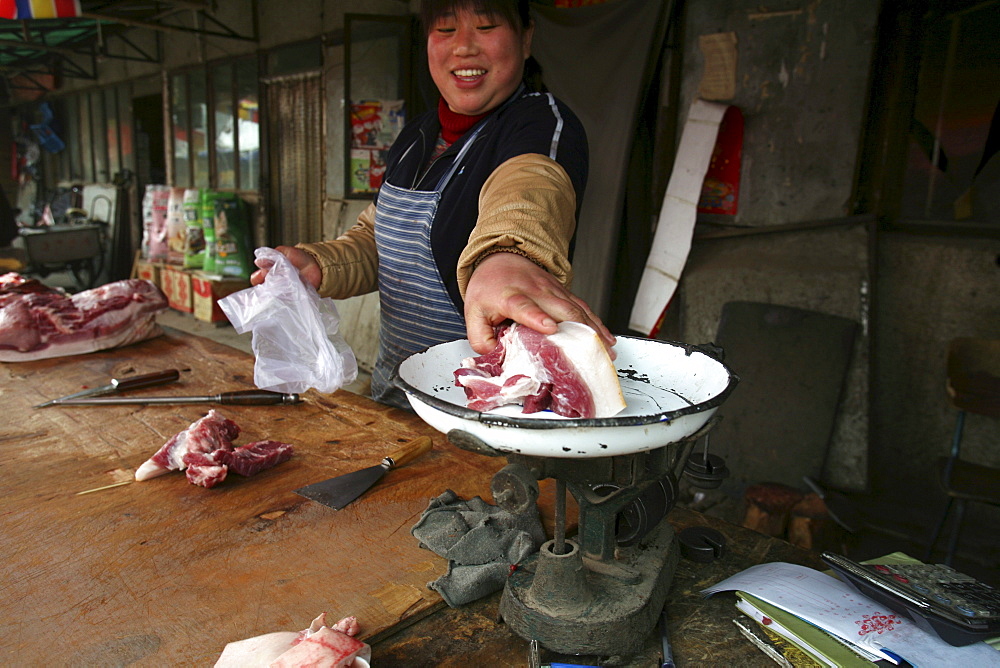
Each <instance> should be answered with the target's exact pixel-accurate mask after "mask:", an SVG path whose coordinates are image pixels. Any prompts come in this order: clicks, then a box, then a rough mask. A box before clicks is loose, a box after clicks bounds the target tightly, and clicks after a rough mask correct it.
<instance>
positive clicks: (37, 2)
mask: <svg viewBox="0 0 1000 668" xmlns="http://www.w3.org/2000/svg"><path fill="white" fill-rule="evenodd" d="M80 14H81V11H80V0H0V19H17V20H25V19H69V18H76V17H78V16H80Z"/></svg>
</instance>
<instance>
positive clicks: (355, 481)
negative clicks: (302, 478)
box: [295, 436, 432, 510]
mask: <svg viewBox="0 0 1000 668" xmlns="http://www.w3.org/2000/svg"><path fill="white" fill-rule="evenodd" d="M431 445H432V444H431V439H430V437H429V436H421V437H419V438H415V439H413V440H412V441H410V442H409V443H406V444H405V445H403V446H402V447H401V448H399V449H398V450H396V451H395V452H393V453H392V454H390V455H388V456H387V457H385V458H384V459H383V460H382V463H381V464H379V465H378V466H371V467H369V468H366V469H361V470H360V471H353V472H352V473H345V474H344V475H341V476H337V477H336V478H330V479H329V480H324V481H323V482H317V483H313V484H312V485H306V486H305V487H302V488H300V489H297V490H295V493H296V494H298V495H299V496H304V497H306V498H307V499H312V500H313V501H318V502H319V503H322V504H323V505H324V506H329V507H330V508H333V509H334V510H341V509H342V508H344V506H346V505H347V504H349V503H351V502H352V501H354V500H355V499H357V498H358V497H359V496H361V495H362V494H364V493H365V492H367V491H368V490H369V488H371V486H372V485H374V484H375V483H377V482H378V481H379V479H380V478H381V477H382V476H384V475H385V474H386V473H387V472H388V471H391V470H392V469H394V468H396V467H397V466H403V465H404V464H408V463H409V462H412V461H413V460H414V459H416V458H417V457H419V456H420V455H422V454H424V453H425V452H428V451H430V449H431Z"/></svg>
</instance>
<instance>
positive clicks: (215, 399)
mask: <svg viewBox="0 0 1000 668" xmlns="http://www.w3.org/2000/svg"><path fill="white" fill-rule="evenodd" d="M301 401H302V399H301V398H300V397H299V395H297V394H285V393H283V392H271V391H268V390H240V391H239V392H223V393H222V394H206V395H200V396H193V397H181V396H179V397H94V398H90V397H86V398H82V399H66V400H59V401H58V402H57V405H59V406H115V405H119V404H161V405H162V404H170V405H173V404H220V405H222V406H274V405H276V404H297V403H299V402H301Z"/></svg>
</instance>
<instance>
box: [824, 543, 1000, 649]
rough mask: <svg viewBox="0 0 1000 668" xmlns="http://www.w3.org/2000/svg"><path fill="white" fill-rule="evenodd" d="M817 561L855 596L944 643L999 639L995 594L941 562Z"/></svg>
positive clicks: (835, 557)
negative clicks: (832, 571) (866, 562)
mask: <svg viewBox="0 0 1000 668" xmlns="http://www.w3.org/2000/svg"><path fill="white" fill-rule="evenodd" d="M820 558H821V559H823V561H824V562H825V563H826V564H827V565H829V566H830V567H831V568H833V570H834V571H836V573H837V574H838V575H840V576H841V577H842V579H843V580H844V581H845V582H846V583H848V584H849V585H851V586H852V587H853V588H854V589H855V590H857V591H858V592H859V593H861V594H863V595H864V596H867V597H868V598H871V599H873V600H875V601H877V602H878V603H881V604H883V605H885V606H888V607H889V608H890V609H892V610H893V611H895V612H897V613H899V614H901V615H904V616H905V617H906V618H908V619H910V620H912V621H913V622H914V623H915V624H916V625H917V626H919V627H920V628H922V629H923V630H924V631H927V632H928V633H932V634H934V635H936V636H938V637H939V638H941V640H944V641H945V642H946V643H948V644H949V645H954V646H956V647H961V646H963V645H970V644H972V643H974V642H977V641H980V640H986V639H988V638H994V637H997V636H1000V590H998V589H995V588H994V587H991V586H990V585H988V584H986V583H985V582H980V581H979V580H976V579H975V578H974V577H972V576H969V575H965V574H963V573H959V572H958V571H956V570H955V569H954V568H951V567H950V566H945V565H944V564H921V563H912V564H859V563H857V562H855V561H851V560H850V559H848V558H847V557H844V556H841V555H839V554H834V553H832V552H824V553H823V554H821V555H820Z"/></svg>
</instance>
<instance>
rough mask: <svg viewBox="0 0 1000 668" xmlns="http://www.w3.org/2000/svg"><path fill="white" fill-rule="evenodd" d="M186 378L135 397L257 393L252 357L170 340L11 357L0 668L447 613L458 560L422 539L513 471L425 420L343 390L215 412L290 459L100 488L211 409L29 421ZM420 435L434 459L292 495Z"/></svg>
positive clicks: (0, 441) (191, 658) (184, 656)
mask: <svg viewBox="0 0 1000 668" xmlns="http://www.w3.org/2000/svg"><path fill="white" fill-rule="evenodd" d="M169 368H176V369H179V370H180V371H181V378H180V381H179V382H178V383H176V384H174V385H169V386H164V387H159V388H148V389H144V390H137V391H135V392H133V393H130V395H132V396H135V395H139V394H149V395H154V394H155V395H165V394H169V395H185V394H190V395H200V394H217V393H220V392H225V391H231V390H241V389H252V388H253V387H254V385H253V358H252V357H251V356H249V355H247V354H245V353H243V352H240V351H237V350H234V349H232V348H229V347H227V346H223V345H219V344H216V343H214V342H212V341H209V340H207V339H203V338H201V337H196V336H191V335H187V334H183V333H181V332H176V331H169V332H168V333H167V334H166V335H164V336H162V337H158V338H156V339H153V340H150V341H147V342H144V343H141V344H137V345H133V346H128V347H124V348H119V349H117V350H111V351H105V352H99V353H91V354H88V355H80V356H75V357H67V358H61V359H50V360H41V361H36V362H27V363H8V364H0V402H2V403H0V405H2V406H3V409H4V411H5V412H6V413H7V417H6V419H4V420H3V421H2V422H0V425H2V426H0V452H2V455H3V456H2V457H0V497H2V498H3V500H4V503H3V506H2V508H0V554H3V556H4V562H5V563H4V566H5V575H4V577H3V584H2V585H0V664H3V665H29V664H30V665H63V664H74V665H124V664H127V663H132V662H137V663H138V664H140V665H158V666H164V665H211V664H212V663H214V662H215V660H216V659H217V658H218V656H219V654H220V653H221V651H222V649H223V647H224V646H225V645H226V643H228V642H231V641H234V640H240V639H243V638H248V637H251V636H255V635H259V634H263V633H270V632H272V631H298V630H300V629H303V628H306V627H307V626H308V625H309V623H310V621H311V620H312V619H313V618H314V617H316V616H317V615H318V614H319V613H320V612H324V611H326V612H328V613H329V614H330V615H331V616H333V617H334V618H335V619H337V618H339V616H341V615H348V614H352V615H356V616H357V617H358V619H359V620H360V621H361V624H362V632H363V633H364V635H365V636H366V637H370V636H372V635H374V634H378V633H380V632H383V631H385V630H386V629H388V628H390V627H392V626H393V625H395V624H397V623H398V622H400V621H401V620H406V619H407V618H411V617H419V616H421V615H423V614H426V613H427V612H428V611H430V610H433V609H436V608H439V607H441V605H442V603H441V599H440V597H439V595H438V594H437V593H436V592H433V591H431V590H429V589H428V588H427V586H426V584H427V583H428V582H430V581H432V580H434V579H435V578H437V577H438V576H440V575H442V574H443V573H444V572H445V570H446V566H447V565H446V562H445V561H444V560H443V559H442V558H440V557H438V556H437V555H435V554H434V553H432V552H430V551H428V550H425V549H421V548H420V547H419V545H418V543H417V541H416V539H414V538H413V537H412V536H411V535H410V527H411V526H413V524H414V523H415V522H416V521H417V519H418V518H419V517H420V514H421V513H422V512H423V510H424V509H425V508H426V507H427V503H428V501H429V500H430V499H431V498H432V497H435V496H437V495H438V494H440V493H441V492H443V491H444V490H446V489H449V488H450V489H453V490H454V491H455V492H456V493H458V494H459V495H460V496H463V497H464V498H470V497H472V496H477V495H480V496H483V497H484V498H487V496H486V495H487V494H488V493H489V483H490V479H491V477H492V475H493V473H494V472H495V471H496V470H497V469H499V468H500V467H502V466H503V465H504V464H505V462H504V461H503V460H499V459H492V458H489V457H483V456H480V455H474V454H471V453H467V452H465V451H462V450H459V449H457V448H455V447H453V446H451V445H450V444H449V443H448V442H447V439H446V438H445V437H444V435H443V434H440V433H438V432H436V431H434V430H433V429H431V428H430V427H428V426H427V425H426V424H425V423H424V422H423V421H421V420H420V419H419V418H417V417H416V416H414V415H411V414H409V413H406V412H404V411H400V410H397V409H393V408H389V407H387V406H383V405H380V404H377V403H375V402H373V401H371V400H369V399H367V398H365V397H361V396H358V395H355V394H351V393H349V392H344V391H339V392H336V393H334V394H332V395H320V394H318V393H316V392H314V391H310V392H308V393H306V394H304V398H305V401H304V402H303V403H301V404H297V405H291V406H267V407H256V406H223V407H216V408H217V410H218V411H219V412H220V413H221V414H222V415H224V416H226V417H228V418H230V419H231V420H233V421H235V422H236V423H237V424H238V425H239V426H240V427H241V428H242V434H241V436H240V437H239V439H238V440H237V441H236V444H237V445H239V444H244V443H250V442H252V441H255V440H260V439H274V440H278V441H285V442H289V443H292V444H293V445H294V447H295V454H294V456H293V457H292V459H291V460H289V461H287V462H285V463H283V464H280V465H279V466H277V467H275V468H273V469H270V470H267V471H264V472H262V473H259V474H258V475H256V476H254V477H251V478H242V477H240V476H237V475H230V476H229V477H228V478H227V479H226V480H225V481H224V482H222V483H221V484H220V485H218V486H217V487H215V488H213V489H205V488H202V487H198V486H195V485H192V484H190V483H188V482H187V479H186V478H185V476H184V474H183V473H180V472H171V473H169V474H166V475H163V476H161V477H158V478H154V479H152V480H148V481H145V482H141V483H135V482H133V483H131V484H127V485H124V486H121V487H115V488H111V489H106V490H104V491H99V492H94V493H89V494H84V495H78V492H81V491H86V490H91V489H95V488H98V487H102V486H105V485H110V484H113V483H116V482H119V481H123V480H129V479H132V477H133V474H134V471H135V469H136V468H137V467H138V466H139V465H140V464H142V463H143V462H144V461H145V460H146V459H147V458H148V457H149V456H150V455H152V454H153V453H154V452H156V450H157V449H158V448H159V447H160V446H161V445H163V444H164V443H165V442H166V441H167V440H168V439H169V438H170V437H171V436H173V435H174V434H176V433H177V432H179V431H181V430H183V429H185V428H186V427H187V426H188V425H190V424H191V423H192V422H194V421H195V420H197V419H199V418H200V417H202V416H204V415H205V414H206V413H207V411H208V410H209V408H210V406H206V405H200V404H195V405H171V406H100V407H93V406H86V407H84V406H79V407H59V406H53V407H49V408H42V409H33V408H32V406H33V405H35V404H38V403H41V402H42V401H44V400H47V399H51V398H55V397H59V396H63V395H66V394H69V393H71V392H75V391H78V390H80V389H83V388H85V387H88V386H90V387H92V386H95V385H99V384H104V383H106V382H108V381H109V380H110V379H111V378H112V377H120V376H124V375H128V374H132V373H147V372H151V371H157V370H160V369H169ZM423 434H426V435H428V436H431V437H432V439H433V442H434V448H433V450H432V451H431V452H430V453H428V454H427V455H424V456H423V457H421V458H420V459H418V460H416V461H414V462H412V463H411V464H408V465H407V466H404V467H401V468H399V469H397V470H394V471H392V472H391V473H389V474H388V475H387V476H386V477H384V478H383V479H382V481H380V483H379V484H378V486H377V487H375V488H373V489H372V490H371V491H370V492H369V493H368V494H367V495H366V496H364V497H362V498H361V499H359V500H358V501H356V502H354V503H353V504H351V505H350V506H348V507H347V508H345V509H344V510H341V511H335V510H333V509H330V508H327V507H325V506H322V505H320V504H318V503H315V502H313V501H309V500H307V499H305V498H303V497H300V496H299V495H297V494H294V493H293V490H295V489H297V488H299V487H302V486H304V485H307V484H310V483H314V482H318V481H321V480H325V479H327V478H330V477H332V476H335V475H338V474H341V473H347V472H349V471H352V470H356V469H358V468H363V467H366V466H372V465H375V464H378V463H379V461H380V460H381V458H382V457H383V456H384V455H386V454H388V452H389V451H390V450H392V449H394V448H395V447H396V446H397V445H399V444H400V443H403V442H406V441H408V440H410V439H412V438H414V437H416V436H419V435H423Z"/></svg>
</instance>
